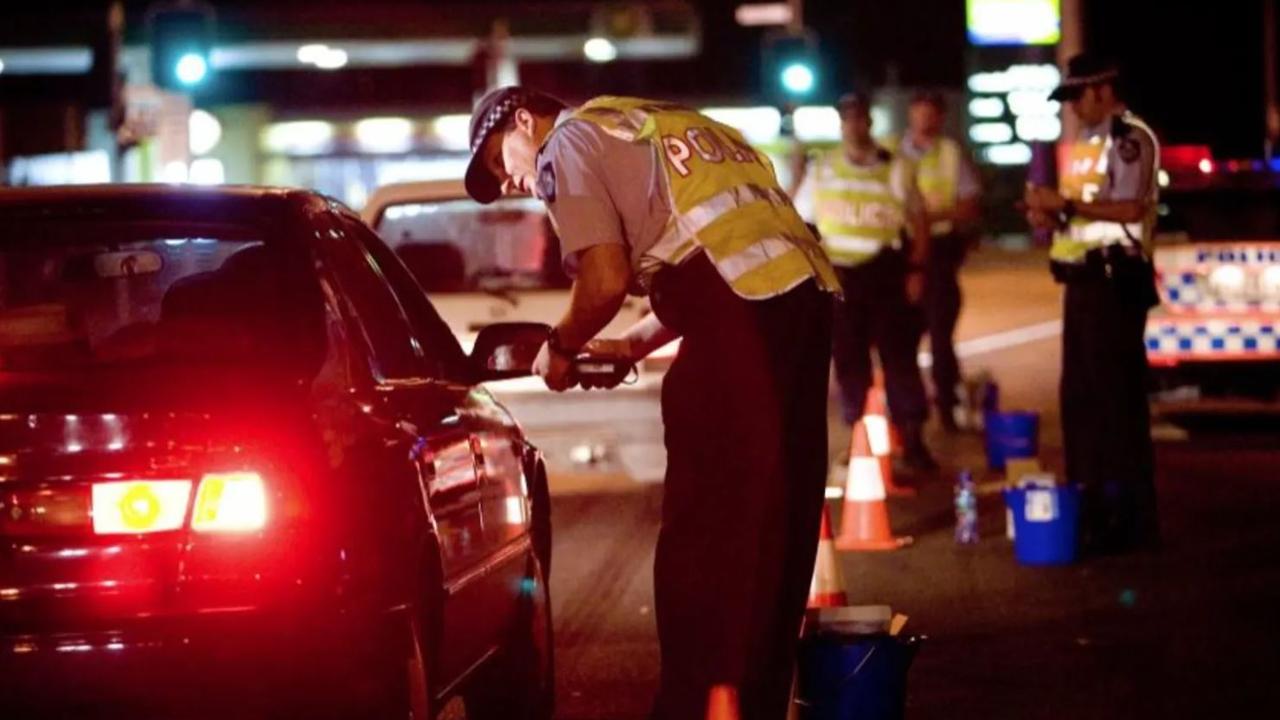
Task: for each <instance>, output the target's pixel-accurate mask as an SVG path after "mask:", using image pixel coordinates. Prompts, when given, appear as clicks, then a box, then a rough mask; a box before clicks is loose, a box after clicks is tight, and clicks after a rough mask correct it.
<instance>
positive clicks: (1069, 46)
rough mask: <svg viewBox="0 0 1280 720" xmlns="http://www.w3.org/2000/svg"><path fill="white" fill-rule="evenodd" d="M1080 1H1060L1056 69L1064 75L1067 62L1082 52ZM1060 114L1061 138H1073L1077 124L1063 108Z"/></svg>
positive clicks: (1082, 33) (1073, 117)
mask: <svg viewBox="0 0 1280 720" xmlns="http://www.w3.org/2000/svg"><path fill="white" fill-rule="evenodd" d="M1081 5H1082V0H1062V18H1061V24H1062V39H1061V40H1060V41H1059V42H1058V67H1059V68H1061V69H1062V71H1063V74H1066V69H1067V60H1069V59H1070V58H1071V57H1072V56H1074V55H1078V54H1079V53H1081V52H1082V51H1083V50H1084V13H1083V10H1082V8H1081ZM1061 112H1062V137H1063V138H1074V137H1075V136H1076V132H1077V131H1078V130H1079V127H1078V122H1077V121H1076V118H1075V116H1074V115H1072V114H1071V113H1069V112H1067V110H1066V107H1065V106H1064V107H1063V108H1062V110H1061Z"/></svg>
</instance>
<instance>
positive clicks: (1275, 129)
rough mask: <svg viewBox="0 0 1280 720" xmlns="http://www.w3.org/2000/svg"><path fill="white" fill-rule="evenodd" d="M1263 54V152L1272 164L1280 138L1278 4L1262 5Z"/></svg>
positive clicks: (1267, 2)
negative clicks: (1277, 72) (1277, 88)
mask: <svg viewBox="0 0 1280 720" xmlns="http://www.w3.org/2000/svg"><path fill="white" fill-rule="evenodd" d="M1262 52H1263V56H1262V57H1263V60H1262V62H1263V73H1262V81H1263V83H1264V86H1263V88H1262V96H1263V97H1264V98H1265V99H1266V108H1265V109H1264V111H1263V112H1264V116H1263V123H1264V126H1263V127H1265V128H1266V138H1265V139H1264V140H1263V143H1262V152H1263V154H1264V155H1265V156H1266V158H1267V162H1268V163H1270V162H1271V158H1272V156H1273V155H1274V153H1275V144H1276V139H1277V138H1280V106H1277V104H1276V2H1275V0H1264V2H1263V4H1262Z"/></svg>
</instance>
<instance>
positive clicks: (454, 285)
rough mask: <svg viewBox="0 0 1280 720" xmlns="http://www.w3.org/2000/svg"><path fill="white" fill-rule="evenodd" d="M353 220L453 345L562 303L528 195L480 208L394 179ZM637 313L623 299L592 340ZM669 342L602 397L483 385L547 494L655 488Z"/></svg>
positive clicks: (541, 223)
mask: <svg viewBox="0 0 1280 720" xmlns="http://www.w3.org/2000/svg"><path fill="white" fill-rule="evenodd" d="M362 216H363V218H364V220H365V222H367V223H368V224H369V226H370V227H372V228H373V229H374V230H376V231H377V232H378V234H379V235H380V236H381V237H382V239H383V240H384V241H385V242H386V243H387V244H388V245H390V246H391V247H392V249H394V250H395V251H396V253H397V254H398V255H399V256H400V258H401V259H402V260H403V261H404V262H405V264H406V265H407V266H408V267H409V269H410V270H411V271H412V272H413V274H414V276H415V277H416V278H417V279H418V282H419V284H420V285H422V288H423V289H424V290H425V291H426V292H427V295H429V296H430V297H431V302H432V304H433V305H435V307H436V308H437V309H438V310H439V311H440V314H441V316H442V317H443V318H444V320H445V322H447V323H448V324H449V327H450V329H452V330H453V332H454V334H455V335H456V336H457V337H458V338H459V339H460V340H461V342H462V343H463V345H464V347H468V346H469V344H470V343H471V342H473V341H474V339H475V336H476V333H478V332H479V331H480V329H481V328H483V327H484V326H485V325H488V324H490V323H496V322H513V321H533V322H543V323H555V322H556V321H558V320H559V319H560V317H561V315H562V314H563V313H564V311H565V308H567V307H568V304H569V286H570V281H569V279H568V278H567V277H566V276H565V275H564V272H563V269H562V267H561V263H560V250H559V241H558V239H557V238H556V236H555V233H554V231H553V230H552V228H551V223H550V220H549V219H548V217H547V213H546V210H545V209H544V208H543V206H542V203H540V202H539V201H537V200H535V199H533V198H503V199H500V200H498V201H497V202H495V203H493V204H492V205H480V204H478V203H476V202H475V201H473V200H471V199H470V198H469V197H467V194H466V191H465V190H464V189H463V186H462V182H461V181H460V180H439V181H428V182H408V183H396V184H392V185H387V186H384V187H382V188H379V189H378V190H377V191H376V192H374V193H373V195H372V196H371V197H370V198H369V201H368V203H367V204H366V205H365V208H364V211H363V212H362ZM647 312H649V308H648V304H647V303H646V302H644V301H643V300H640V299H636V298H629V299H628V300H627V301H626V303H625V304H624V305H623V309H622V311H621V312H620V313H619V315H618V317H617V318H615V319H614V321H613V322H612V323H611V324H610V325H609V327H608V328H606V329H605V331H604V332H603V333H601V336H602V337H616V336H618V335H621V334H622V332H623V331H625V330H626V328H627V327H629V326H630V325H631V324H632V323H633V322H635V321H636V320H638V319H640V318H641V317H643V316H644V315H645V314H646V313H647ZM674 345H675V344H673V345H672V346H668V347H667V348H664V350H662V351H659V352H658V353H656V354H655V356H653V357H651V358H649V359H648V360H646V362H645V363H643V364H642V366H641V367H640V368H639V373H638V376H637V377H636V378H635V382H634V383H631V384H624V385H622V386H619V387H618V388H617V389H614V390H610V391H600V390H595V391H584V390H581V389H574V390H570V391H568V392H565V393H553V392H550V391H549V390H547V389H546V386H545V385H544V384H543V383H542V381H541V380H540V379H538V378H526V379H521V380H514V381H504V382H499V383H491V384H490V385H489V386H488V387H489V389H490V391H491V392H493V394H494V395H495V396H497V397H498V399H499V400H501V401H502V402H503V403H504V404H505V405H507V406H508V407H509V408H510V409H511V411H512V412H513V413H514V414H515V416H516V417H518V418H520V421H521V423H522V424H523V425H524V429H525V433H526V434H527V436H528V437H529V439H530V440H531V441H532V442H533V443H534V444H535V445H537V446H538V447H539V448H541V449H542V451H543V453H544V454H545V455H546V461H547V467H548V474H549V475H550V476H551V483H552V485H553V488H554V487H555V486H556V485H559V486H560V487H561V488H566V487H574V488H586V489H589V488H593V487H597V486H606V485H608V486H616V485H617V484H618V483H619V482H629V481H634V482H658V481H661V480H662V476H663V473H664V472H665V470H666V451H665V450H664V447H663V443H662V415H661V410H660V407H659V396H660V391H661V387H662V374H663V371H664V370H665V368H666V366H668V365H669V364H670V360H671V358H672V357H673V356H674V353H675V347H674Z"/></svg>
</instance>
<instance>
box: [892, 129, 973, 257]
mask: <svg viewBox="0 0 1280 720" xmlns="http://www.w3.org/2000/svg"><path fill="white" fill-rule="evenodd" d="M899 142H900V141H899V140H898V138H895V137H891V138H886V139H885V143H884V145H885V147H886V148H888V149H889V151H890V152H897V151H898V143H899ZM962 153H963V150H962V149H961V147H960V143H958V142H956V141H955V140H952V139H951V138H948V137H940V138H938V139H937V140H935V141H934V143H933V146H932V147H930V148H929V150H928V152H925V153H924V154H923V155H921V156H920V157H918V158H916V159H915V163H916V186H917V187H919V188H920V195H921V196H923V197H924V206H925V209H926V210H928V211H929V212H931V213H937V212H946V211H948V210H954V209H955V207H956V205H958V204H959V203H960V163H961V156H962ZM954 229H955V224H954V223H953V222H951V221H950V220H935V221H934V222H932V223H930V224H929V234H930V235H935V236H937V235H946V234H948V233H950V232H951V231H952V230H954Z"/></svg>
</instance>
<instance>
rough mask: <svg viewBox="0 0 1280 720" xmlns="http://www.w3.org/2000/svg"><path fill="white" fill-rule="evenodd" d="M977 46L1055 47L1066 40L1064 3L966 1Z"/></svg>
mask: <svg viewBox="0 0 1280 720" xmlns="http://www.w3.org/2000/svg"><path fill="white" fill-rule="evenodd" d="M965 5H966V19H967V22H966V25H967V27H968V29H969V42H970V43H972V44H974V45H1053V44H1055V43H1057V42H1058V41H1059V40H1060V39H1061V38H1062V12H1061V2H1060V0H966V2H965Z"/></svg>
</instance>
